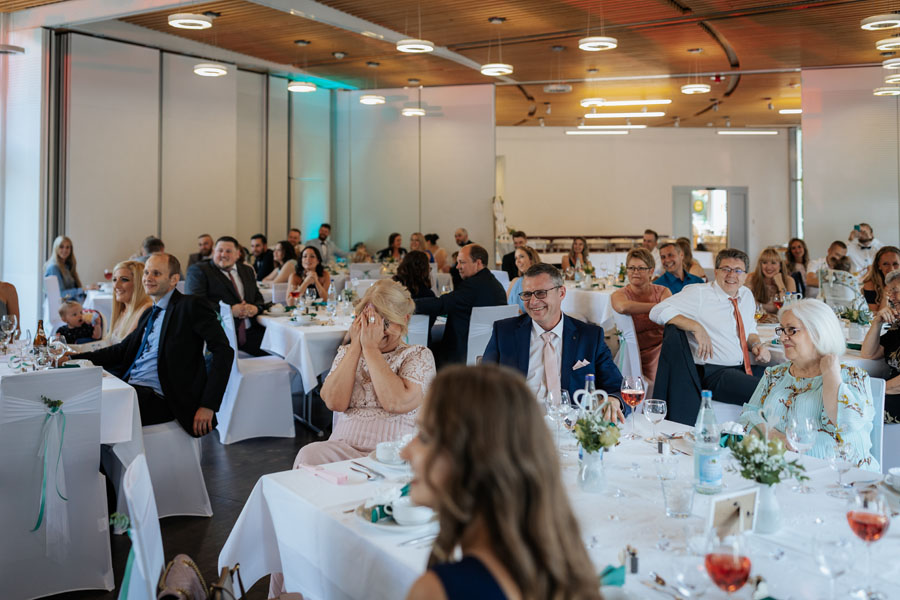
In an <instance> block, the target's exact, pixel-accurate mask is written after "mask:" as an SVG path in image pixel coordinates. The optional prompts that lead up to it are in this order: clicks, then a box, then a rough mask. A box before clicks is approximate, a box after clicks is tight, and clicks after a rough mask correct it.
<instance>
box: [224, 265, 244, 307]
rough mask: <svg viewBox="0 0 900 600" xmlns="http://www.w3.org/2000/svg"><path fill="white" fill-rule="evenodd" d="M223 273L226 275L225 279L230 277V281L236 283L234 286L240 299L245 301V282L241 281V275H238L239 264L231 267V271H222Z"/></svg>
mask: <svg viewBox="0 0 900 600" xmlns="http://www.w3.org/2000/svg"><path fill="white" fill-rule="evenodd" d="M222 272H223V273H225V277H230V279H232V280H233V281H234V285H235V286H236V287H237V291H238V297H240V299H241V300H243V299H244V282H243V281H241V274H240V273H238V268H237V263H235V264H233V265H231V268H230V269H222Z"/></svg>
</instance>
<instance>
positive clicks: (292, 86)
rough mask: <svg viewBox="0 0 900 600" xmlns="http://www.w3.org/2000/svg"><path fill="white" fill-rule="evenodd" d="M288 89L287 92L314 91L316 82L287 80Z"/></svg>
mask: <svg viewBox="0 0 900 600" xmlns="http://www.w3.org/2000/svg"><path fill="white" fill-rule="evenodd" d="M287 87H288V91H289V92H301V93H304V92H314V91H316V89H317V88H316V84H314V83H313V82H311V81H289V82H288V86H287Z"/></svg>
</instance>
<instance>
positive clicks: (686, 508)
mask: <svg viewBox="0 0 900 600" xmlns="http://www.w3.org/2000/svg"><path fill="white" fill-rule="evenodd" d="M659 483H660V485H661V486H662V491H663V500H664V501H665V504H666V516H667V517H672V518H675V519H686V518H688V517H689V516H691V510H692V509H693V506H694V482H693V481H692V480H690V479H687V478H682V479H660V481H659Z"/></svg>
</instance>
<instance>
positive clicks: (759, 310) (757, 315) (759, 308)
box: [753, 302, 766, 323]
mask: <svg viewBox="0 0 900 600" xmlns="http://www.w3.org/2000/svg"><path fill="white" fill-rule="evenodd" d="M765 316H766V309H765V308H763V305H762V304H760V303H758V302H757V303H756V312H754V313H753V319H754V320H755V321H756V322H757V323H759V321H760V319H762V318H763V317H765Z"/></svg>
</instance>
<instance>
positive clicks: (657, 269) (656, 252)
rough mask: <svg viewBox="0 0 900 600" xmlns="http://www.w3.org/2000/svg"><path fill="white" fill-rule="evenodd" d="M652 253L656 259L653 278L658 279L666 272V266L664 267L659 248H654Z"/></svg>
mask: <svg viewBox="0 0 900 600" xmlns="http://www.w3.org/2000/svg"><path fill="white" fill-rule="evenodd" d="M650 254H652V255H653V260H655V261H656V266H655V267H653V279H656V278H657V277H659V276H660V275H662V274H663V273H665V272H666V269H665V267H663V264H662V259H661V258H660V257H659V248H654V249H653V250H652V251H651V252H650Z"/></svg>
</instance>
